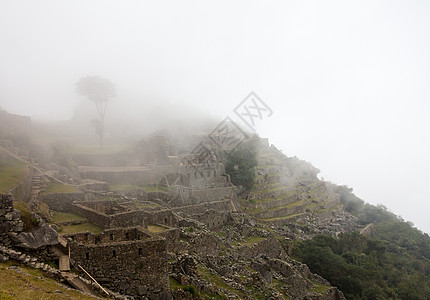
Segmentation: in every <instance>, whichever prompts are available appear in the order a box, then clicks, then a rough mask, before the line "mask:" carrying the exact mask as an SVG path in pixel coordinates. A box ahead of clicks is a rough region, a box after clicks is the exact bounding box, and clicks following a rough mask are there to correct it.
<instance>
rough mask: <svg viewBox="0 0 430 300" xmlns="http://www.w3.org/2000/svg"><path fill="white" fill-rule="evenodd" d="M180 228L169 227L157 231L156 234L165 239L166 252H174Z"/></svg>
mask: <svg viewBox="0 0 430 300" xmlns="http://www.w3.org/2000/svg"><path fill="white" fill-rule="evenodd" d="M180 234H181V230H180V229H179V228H170V229H167V230H165V231H161V232H159V233H157V235H158V236H160V237H163V238H165V239H166V249H167V251H168V252H173V253H174V252H175V250H176V243H177V242H178V241H179V236H180Z"/></svg>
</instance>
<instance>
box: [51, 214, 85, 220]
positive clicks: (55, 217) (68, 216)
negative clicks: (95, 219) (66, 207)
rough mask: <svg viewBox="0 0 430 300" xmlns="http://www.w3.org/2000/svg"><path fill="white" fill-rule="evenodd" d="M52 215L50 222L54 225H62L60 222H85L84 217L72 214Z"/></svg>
mask: <svg viewBox="0 0 430 300" xmlns="http://www.w3.org/2000/svg"><path fill="white" fill-rule="evenodd" d="M53 213H54V214H53V215H52V216H51V221H52V222H54V223H62V222H70V221H74V220H85V218H84V217H81V216H79V215H76V214H74V213H65V212H59V211H54V212H53Z"/></svg>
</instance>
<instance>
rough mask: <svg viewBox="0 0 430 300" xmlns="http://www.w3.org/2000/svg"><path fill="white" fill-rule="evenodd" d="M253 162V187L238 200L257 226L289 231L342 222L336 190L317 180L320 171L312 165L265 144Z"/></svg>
mask: <svg viewBox="0 0 430 300" xmlns="http://www.w3.org/2000/svg"><path fill="white" fill-rule="evenodd" d="M256 158H257V161H258V165H257V167H256V174H255V185H254V187H253V189H252V190H251V191H250V192H249V194H248V195H247V196H246V198H241V199H239V202H240V204H241V206H242V208H243V210H244V212H246V213H248V214H250V215H251V216H253V217H255V218H256V219H257V220H258V221H260V222H264V223H269V224H273V225H277V226H284V225H288V226H290V227H291V224H293V225H294V224H296V225H299V226H301V227H307V225H308V223H312V222H317V223H319V224H320V225H321V224H324V223H330V222H332V221H333V218H334V219H338V218H339V217H340V216H341V217H340V218H341V219H344V218H345V212H344V209H343V205H342V204H340V198H339V195H338V194H337V193H336V192H335V186H334V185H333V184H331V183H328V182H324V181H322V180H320V179H318V177H317V174H318V173H319V170H318V169H316V168H314V167H313V166H312V165H311V164H309V163H307V162H305V161H302V160H299V159H297V158H296V157H293V158H289V157H287V156H285V155H284V154H282V152H280V151H279V150H278V149H276V148H275V147H274V146H273V145H272V146H270V147H269V146H268V145H267V144H266V145H264V143H261V145H260V147H259V150H258V151H257V157H256ZM348 217H350V216H347V218H348Z"/></svg>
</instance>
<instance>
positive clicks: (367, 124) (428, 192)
mask: <svg viewBox="0 0 430 300" xmlns="http://www.w3.org/2000/svg"><path fill="white" fill-rule="evenodd" d="M85 75H100V76H103V77H106V78H109V79H111V80H112V81H113V82H115V84H116V85H117V87H118V95H119V96H118V98H117V99H116V104H113V106H114V107H115V109H122V110H124V111H125V112H127V111H128V112H130V114H131V113H133V114H140V112H142V114H143V113H144V111H145V109H146V107H145V105H155V104H157V103H160V102H162V101H165V102H169V103H176V104H177V105H182V104H183V105H184V106H187V107H189V106H192V107H193V106H194V107H196V109H197V110H201V111H205V112H208V113H211V114H215V115H218V116H220V117H225V116H227V115H229V116H233V112H232V109H233V108H234V107H236V105H237V104H238V103H239V102H240V101H242V99H243V98H244V97H245V96H247V95H248V94H249V92H251V91H255V92H256V93H257V94H258V95H259V96H260V98H261V99H263V100H264V101H265V102H266V103H267V104H268V105H269V106H270V107H271V109H272V110H273V111H274V114H273V116H272V117H271V118H269V119H265V120H264V121H262V122H261V124H260V125H259V127H258V132H259V134H260V136H266V137H269V138H270V141H271V143H274V144H275V145H276V146H277V147H278V148H280V149H283V151H284V153H285V154H287V155H289V156H294V155H296V156H298V157H300V158H302V159H305V160H308V161H310V162H311V163H312V164H313V165H314V166H316V167H318V168H319V169H321V170H322V173H321V176H322V177H324V178H325V179H326V180H330V181H332V182H335V183H338V184H346V185H348V186H351V187H353V188H354V190H355V192H356V194H357V195H358V196H359V197H361V198H362V199H364V200H366V201H368V202H371V203H373V204H377V203H383V204H385V205H387V206H388V207H389V208H390V209H391V210H392V211H394V212H395V213H397V214H400V215H401V216H402V217H403V218H405V219H406V220H411V221H413V222H414V223H415V224H416V225H417V226H418V227H419V228H420V229H422V230H424V231H426V232H430V220H429V217H428V214H429V211H428V210H429V208H430V205H429V201H430V188H428V186H429V184H428V180H429V179H430V178H429V176H428V173H429V169H430V158H429V156H428V154H429V153H430V118H429V116H430V101H429V100H430V99H429V96H430V88H429V80H430V2H428V1H406V0H405V1H374V0H372V1H315V2H313V1H294V2H293V1H249V0H247V1H151V2H150V1H107V0H103V1H95V0H92V1H77V0H74V1H71V0H70V1H60V0H52V1H45V0H39V1H31V0H29V1H19V0H18V1H17V0H13V1H7V0H1V1H0V105H1V106H2V107H3V108H4V109H6V110H7V111H9V112H12V113H18V114H26V115H31V116H33V117H35V118H51V119H67V118H70V117H71V115H72V112H73V109H74V107H75V106H76V105H77V104H78V103H79V101H81V98H79V97H78V96H77V95H76V94H75V92H74V86H73V84H74V83H75V82H77V80H78V79H79V78H80V77H82V76H85ZM108 114H109V112H108ZM107 117H108V116H107Z"/></svg>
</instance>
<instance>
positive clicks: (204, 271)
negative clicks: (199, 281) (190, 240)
mask: <svg viewBox="0 0 430 300" xmlns="http://www.w3.org/2000/svg"><path fill="white" fill-rule="evenodd" d="M197 270H198V272H199V273H200V275H201V276H202V277H203V278H205V279H206V280H207V281H209V282H213V283H214V284H215V285H216V286H217V287H221V288H224V289H226V290H228V291H229V292H231V293H233V294H236V295H237V296H239V298H240V299H243V298H244V296H245V295H244V294H243V292H242V291H238V290H236V289H235V288H233V287H231V286H229V285H228V284H227V283H225V282H224V281H223V280H222V279H221V277H219V276H218V275H216V274H211V272H210V271H209V269H208V268H206V267H204V266H198V267H197ZM224 296H225V295H224ZM225 299H227V297H226V298H225Z"/></svg>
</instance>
